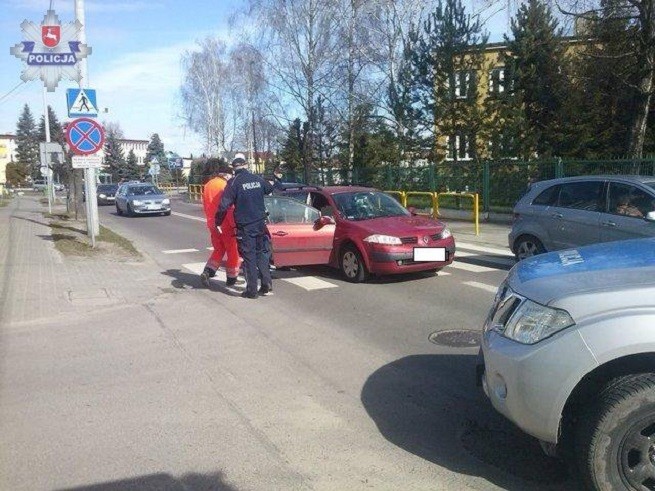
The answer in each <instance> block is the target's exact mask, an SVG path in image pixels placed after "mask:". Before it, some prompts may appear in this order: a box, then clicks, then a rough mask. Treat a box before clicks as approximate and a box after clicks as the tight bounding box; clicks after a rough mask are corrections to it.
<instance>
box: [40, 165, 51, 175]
mask: <svg viewBox="0 0 655 491" xmlns="http://www.w3.org/2000/svg"><path fill="white" fill-rule="evenodd" d="M39 170H40V171H41V175H42V176H43V177H52V169H51V168H50V167H48V166H47V165H42V166H41V167H39Z"/></svg>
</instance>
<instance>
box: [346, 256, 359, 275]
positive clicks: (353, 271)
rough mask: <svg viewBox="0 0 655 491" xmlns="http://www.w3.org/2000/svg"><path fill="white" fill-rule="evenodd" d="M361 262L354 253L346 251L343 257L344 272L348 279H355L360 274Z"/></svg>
mask: <svg viewBox="0 0 655 491" xmlns="http://www.w3.org/2000/svg"><path fill="white" fill-rule="evenodd" d="M359 267H360V266H359V261H358V259H357V256H356V255H355V253H354V252H352V251H346V253H345V254H344V255H343V272H344V274H345V275H346V276H347V277H348V278H354V277H356V276H357V273H358V272H359Z"/></svg>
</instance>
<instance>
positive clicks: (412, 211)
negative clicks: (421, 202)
mask: <svg viewBox="0 0 655 491" xmlns="http://www.w3.org/2000/svg"><path fill="white" fill-rule="evenodd" d="M407 211H408V212H409V213H410V214H411V215H412V216H413V217H415V216H416V215H418V213H416V208H414V207H413V206H408V207H407Z"/></svg>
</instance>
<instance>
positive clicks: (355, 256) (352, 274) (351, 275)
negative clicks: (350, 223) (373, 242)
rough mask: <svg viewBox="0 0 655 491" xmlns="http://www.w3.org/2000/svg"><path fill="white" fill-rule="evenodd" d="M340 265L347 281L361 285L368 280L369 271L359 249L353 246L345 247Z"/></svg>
mask: <svg viewBox="0 0 655 491" xmlns="http://www.w3.org/2000/svg"><path fill="white" fill-rule="evenodd" d="M339 265H340V266H341V273H342V274H343V276H344V278H346V281H349V282H351V283H361V282H362V281H366V279H367V278H368V271H367V270H366V265H365V264H364V260H363V259H362V255H361V254H360V253H359V250H358V249H357V247H355V246H354V245H352V244H349V245H347V246H345V247H344V248H343V249H342V250H341V257H340V258H339Z"/></svg>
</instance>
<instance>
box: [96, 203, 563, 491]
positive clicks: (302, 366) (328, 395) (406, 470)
mask: <svg viewBox="0 0 655 491" xmlns="http://www.w3.org/2000/svg"><path fill="white" fill-rule="evenodd" d="M100 220H101V223H102V224H103V225H106V226H108V227H110V228H111V229H113V230H114V231H116V232H118V233H120V234H121V235H123V236H125V237H127V238H129V239H131V240H133V241H134V242H135V245H136V246H137V247H138V248H139V249H140V250H142V251H144V252H146V253H147V254H148V255H149V256H150V257H151V258H152V259H153V260H154V262H155V263H156V265H157V267H158V268H160V269H161V274H162V275H164V276H165V277H167V278H170V285H171V291H177V292H183V293H184V294H186V295H192V296H194V297H193V298H194V299H200V300H202V302H205V303H207V302H209V303H210V304H213V305H214V306H215V309H214V312H215V316H216V318H217V319H218V318H220V317H221V315H222V312H223V309H227V310H229V312H230V313H231V314H234V315H236V316H237V317H239V318H240V319H242V320H243V322H245V323H246V324H247V325H248V326H249V329H248V330H246V331H245V332H244V333H243V334H241V331H238V332H235V333H234V336H235V339H231V340H230V341H229V342H231V343H237V344H239V343H241V344H239V348H238V350H237V351H238V353H237V355H236V356H239V354H240V353H241V354H243V352H245V353H247V350H248V344H249V343H252V346H253V347H254V346H259V344H261V343H263V344H264V345H267V344H268V345H269V346H270V349H271V352H275V353H278V352H279V353H281V354H280V355H279V356H281V357H282V359H283V360H284V363H282V364H281V365H280V366H277V367H276V366H274V364H275V363H276V361H275V360H276V359H278V358H279V357H278V358H276V357H272V358H271V360H268V361H267V363H268V365H266V366H265V367H262V366H260V367H259V369H260V370H262V371H263V372H264V373H267V372H270V374H271V376H272V374H275V376H277V377H282V378H283V379H284V380H286V379H287V378H290V379H291V380H294V377H297V379H298V380H297V381H296V383H297V384H298V386H299V387H303V390H305V392H307V391H309V389H307V386H309V387H313V391H310V392H311V393H306V394H305V395H304V396H303V397H304V399H303V401H304V402H303V405H304V406H305V407H304V408H303V410H304V411H303V412H302V413H303V414H304V417H306V418H308V420H309V421H307V422H306V424H305V425H301V427H300V428H298V431H299V432H300V433H301V434H302V436H301V435H300V434H299V435H298V437H297V438H295V437H294V435H285V436H284V437H282V436H281V435H276V434H275V433H276V432H275V430H274V429H271V426H270V425H272V424H273V423H272V422H271V421H277V420H279V419H280V418H282V419H284V417H285V416H284V415H280V414H276V413H275V411H276V410H278V411H288V408H287V407H283V406H284V405H283V404H281V402H280V401H282V400H284V398H285V394H284V393H280V392H278V390H281V389H282V387H285V390H288V385H285V384H280V387H278V384H275V383H272V384H270V385H269V386H265V385H262V386H259V385H257V386H253V387H251V388H250V389H249V393H250V396H249V399H248V401H246V400H244V401H243V406H241V405H239V404H238V402H236V403H235V404H237V406H239V408H240V411H243V412H244V413H246V414H248V417H249V420H250V421H255V422H256V421H257V420H258V417H257V415H259V416H260V418H261V420H260V423H261V425H263V428H262V427H260V428H259V431H262V432H263V433H264V434H265V435H266V436H267V438H268V439H272V440H273V441H275V442H276V443H275V445H276V446H277V447H282V452H283V453H286V454H287V455H288V459H289V461H291V462H292V463H293V464H294V465H293V467H294V468H295V469H299V472H301V473H302V474H303V475H306V473H307V472H308V471H307V469H312V471H313V473H314V475H315V476H316V477H315V479H314V480H310V481H309V482H306V483H305V485H306V486H304V485H303V486H299V487H308V488H321V489H346V488H348V489H355V488H362V489H364V488H374V489H512V490H522V489H537V490H539V489H543V490H546V489H549V490H550V489H558V490H559V489H575V486H574V484H572V482H571V479H570V478H569V477H568V476H567V474H566V471H565V470H564V466H563V465H562V464H560V463H559V462H556V461H553V460H551V459H549V458H547V457H545V456H544V455H543V453H542V452H541V450H540V448H539V445H538V443H537V442H536V441H535V440H533V439H531V438H529V437H527V436H525V435H523V434H522V433H521V432H520V431H519V430H517V429H515V428H514V427H513V426H512V425H511V424H509V423H508V422H506V421H505V420H504V419H503V418H502V417H500V416H499V415H497V414H496V413H495V412H494V411H493V410H492V408H491V406H490V405H489V403H488V402H487V401H486V399H485V398H484V396H483V394H482V393H481V391H480V389H479V388H478V387H476V386H475V376H474V373H475V362H476V354H477V350H478V348H477V345H476V344H475V336H476V335H477V334H478V333H479V331H480V328H481V325H482V322H483V320H484V318H485V316H486V313H487V310H488V308H489V305H490V302H491V300H492V299H493V295H494V289H495V287H497V285H498V284H500V282H501V281H502V280H503V278H504V277H505V274H506V271H507V270H508V269H509V264H510V262H509V261H508V260H507V258H502V257H500V258H499V257H493V256H489V255H488V254H487V253H485V252H484V251H480V250H475V248H471V249H469V250H467V249H466V248H465V247H462V246H461V245H460V246H458V251H461V252H463V253H465V254H462V256H466V257H462V258H461V259H458V260H457V261H456V262H455V263H454V265H453V266H452V267H449V268H447V269H445V270H444V271H442V272H441V273H439V274H438V275H437V276H435V275H407V276H402V277H389V278H381V279H373V280H372V281H370V282H368V283H365V284H350V283H347V282H345V281H344V280H342V279H341V278H340V276H339V272H338V271H334V270H331V269H329V268H327V267H315V268H300V269H293V270H291V271H276V272H274V273H273V275H274V276H273V277H274V292H275V294H274V295H273V296H271V297H265V298H259V299H258V300H256V301H251V300H245V299H241V298H231V295H232V293H231V292H230V291H228V290H226V289H225V288H224V287H223V285H222V282H221V281H215V282H214V284H213V286H212V288H211V290H210V291H208V290H207V289H204V288H203V287H202V285H201V284H200V281H199V278H198V273H199V272H200V271H201V270H202V266H203V264H204V262H205V261H206V259H207V257H208V255H209V251H208V250H207V247H208V246H209V245H210V244H209V239H208V234H207V231H206V228H205V224H204V219H203V218H202V211H201V208H200V206H199V205H196V204H189V203H184V202H183V201H181V200H180V199H178V198H175V199H174V200H173V214H172V216H170V217H163V216H150V217H136V218H128V217H123V216H118V215H117V214H116V212H115V209H114V207H101V208H100ZM456 240H457V237H456ZM478 249H479V248H478ZM172 308H173V307H171V309H172ZM176 308H179V307H176ZM169 313H170V316H171V318H173V317H174V314H178V315H177V316H175V318H176V319H177V320H176V321H175V325H169V326H168V328H169V329H171V330H172V331H175V332H184V330H185V325H184V322H180V321H179V312H173V311H172V310H171V311H170V312H169ZM157 314H158V319H159V320H160V322H162V323H163V324H166V323H167V309H166V306H159V307H158V312H157ZM188 316H189V319H191V318H193V316H194V313H193V312H189V313H188ZM237 327H238V326H235V329H236V328H237ZM461 330H464V331H469V332H471V331H472V336H471V337H472V338H473V344H470V345H468V346H466V345H464V347H462V346H448V345H445V344H437V343H435V342H433V341H432V340H433V339H434V336H435V335H436V334H438V333H441V332H444V331H461ZM231 335H232V333H231ZM455 341H457V340H455ZM218 342H219V343H220V339H219V340H218ZM226 342H228V341H227V340H226ZM253 350H254V351H256V348H253ZM185 353H186V354H187V356H189V357H190V358H191V359H192V360H193V361H194V363H198V364H200V365H202V366H205V364H207V365H206V369H207V370H211V368H210V365H209V364H210V363H211V361H212V358H211V357H212V356H213V355H212V353H211V351H210V350H209V347H208V346H203V340H202V338H200V337H198V339H187V340H185ZM253 364H254V365H257V363H256V362H254V361H253ZM294 366H296V367H297V373H293V372H294V370H293V369H291V368H290V367H294ZM264 378H265V377H264ZM306 378H309V379H311V383H309V382H308V381H307V380H305V379H306ZM276 380H277V379H276ZM245 389H248V388H247V387H246V388H245ZM242 390H243V388H242ZM261 391H264V392H265V393H263V392H261ZM243 397H246V396H245V395H244V396H243ZM253 400H255V401H257V402H253ZM253 404H254V406H253ZM262 406H263V407H262ZM325 408H331V410H330V411H327V410H326V409H325ZM232 409H234V408H232ZM264 414H267V416H264ZM271 414H275V416H274V417H273V416H271ZM288 417H289V418H292V417H297V415H296V416H293V415H291V414H289V415H288ZM268 418H271V420H269V419H268ZM255 425H256V424H255ZM256 426H257V425H256ZM283 426H285V425H281V427H283ZM271 434H274V435H275V436H273V437H272V436H271ZM296 440H298V441H306V442H311V443H307V447H303V446H302V445H297V443H298V442H297V441H296ZM352 442H359V445H361V446H363V447H364V448H365V450H366V451H363V449H362V448H357V449H356V450H357V451H355V453H354V455H353V448H352V447H353V445H354V444H353V443H352ZM287 447H288V448H287ZM340 454H342V455H343V457H342V458H339V455H340ZM380 462H386V464H385V465H383V466H381V465H380ZM376 466H379V468H376ZM363 468H365V469H367V472H366V473H363V474H362V471H361V469H363ZM358 474H362V478H361V480H358V479H357V476H358ZM371 476H377V477H371ZM390 476H393V477H390ZM330 483H333V484H334V486H332V485H331V484H330ZM353 483H355V484H354V485H353ZM254 487H255V488H256V487H257V486H256V485H255V486H254ZM273 487H275V486H273Z"/></svg>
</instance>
